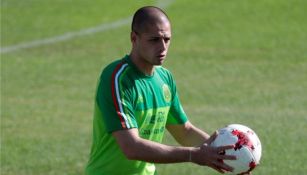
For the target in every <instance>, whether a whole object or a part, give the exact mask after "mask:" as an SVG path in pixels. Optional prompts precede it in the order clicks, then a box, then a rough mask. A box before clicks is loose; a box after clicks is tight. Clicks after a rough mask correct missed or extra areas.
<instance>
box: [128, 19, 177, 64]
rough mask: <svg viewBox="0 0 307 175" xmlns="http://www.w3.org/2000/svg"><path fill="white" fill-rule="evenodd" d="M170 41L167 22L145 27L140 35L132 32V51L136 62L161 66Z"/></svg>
mask: <svg viewBox="0 0 307 175" xmlns="http://www.w3.org/2000/svg"><path fill="white" fill-rule="evenodd" d="M170 39H171V26H170V23H169V22H168V21H165V22H160V23H157V24H155V25H153V26H150V27H147V29H146V30H145V31H144V32H142V33H136V32H132V43H133V50H134V52H135V53H136V55H137V57H138V61H141V62H143V64H145V65H150V66H155V65H162V63H163V62H164V60H165V58H166V54H167V51H168V47H169V45H170Z"/></svg>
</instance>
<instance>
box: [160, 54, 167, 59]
mask: <svg viewBox="0 0 307 175" xmlns="http://www.w3.org/2000/svg"><path fill="white" fill-rule="evenodd" d="M165 56H166V55H165V54H160V55H158V57H159V58H160V59H163V58H165Z"/></svg>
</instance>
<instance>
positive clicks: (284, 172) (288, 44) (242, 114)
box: [0, 0, 307, 175]
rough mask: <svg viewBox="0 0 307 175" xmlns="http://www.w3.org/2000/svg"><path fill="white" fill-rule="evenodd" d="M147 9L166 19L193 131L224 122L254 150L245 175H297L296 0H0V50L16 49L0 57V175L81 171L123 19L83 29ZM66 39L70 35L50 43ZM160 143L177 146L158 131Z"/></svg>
mask: <svg viewBox="0 0 307 175" xmlns="http://www.w3.org/2000/svg"><path fill="white" fill-rule="evenodd" d="M157 3H158V4H159V5H161V6H164V7H165V10H166V12H167V13H168V15H169V17H170V19H171V21H172V35H173V38H172V44H171V47H170V50H169V55H168V60H167V61H166V64H165V65H164V66H165V67H167V68H168V69H170V70H171V71H172V73H173V74H174V76H175V78H176V81H177V86H178V89H179V95H180V98H181V101H182V103H183V106H184V109H185V111H186V112H187V114H188V116H189V118H190V120H191V121H192V123H194V124H195V125H197V126H198V127H200V128H203V129H204V130H206V131H207V132H209V133H212V132H213V131H214V130H216V129H218V128H220V127H223V126H225V125H226V124H230V123H241V124H244V125H247V126H250V127H251V128H252V129H254V130H255V131H256V132H257V134H258V136H259V137H260V139H261V141H262V146H263V152H262V153H263V156H262V160H261V165H260V166H259V167H257V168H256V170H255V171H254V174H256V175H257V174H261V175H268V174H270V175H288V174H291V175H302V174H306V172H307V166H306V160H307V151H306V148H307V32H306V31H307V23H306V17H307V10H306V7H307V1H304V0H292V1H288V0H259V1H251V0H250V1H248V0H233V1H230V0H218V1H213V0H195V1H187V0H172V1H162V0H161V1H159V2H156V1H142V2H141V1H129V3H128V1H124V0H116V1H110V0H105V1H98V0H91V1H85V0H74V1H69V0H53V1H51V0H41V1H39V0H24V1H20V0H2V1H1V49H3V48H6V49H7V48H14V49H15V50H14V49H12V50H11V51H8V52H2V53H1V173H0V174H3V175H30V174H31V175H42V174H44V175H66V174H67V175H77V174H83V169H84V166H85V164H86V161H87V159H88V154H89V151H90V145H91V137H92V136H91V133H92V113H93V102H94V95H95V88H96V80H97V78H98V76H99V74H100V71H101V70H102V68H103V67H104V66H106V64H107V63H109V62H110V61H112V60H115V59H118V58H121V57H122V56H124V55H125V54H126V53H128V52H129V51H130V41H129V32H130V26H129V23H130V22H120V25H119V26H118V27H114V28H112V29H105V30H102V29H100V30H101V31H97V32H93V31H92V32H89V33H87V34H85V33H84V32H82V31H84V30H85V29H87V28H92V27H94V28H95V27H97V26H101V25H105V26H108V27H110V26H111V25H112V24H114V22H116V21H120V20H122V19H127V18H128V19H129V17H130V16H131V15H132V14H133V12H134V11H135V10H136V9H137V8H139V7H141V6H143V5H155V4H157ZM78 32H79V33H78ZM67 33H68V34H72V33H73V34H75V35H71V38H69V39H66V40H65V38H64V39H63V38H62V40H60V39H56V37H57V36H63V35H64V34H67ZM76 33H78V34H76ZM46 38H47V39H50V38H51V39H53V40H54V41H53V42H52V43H47V44H44V43H43V42H42V41H43V40H44V39H46ZM33 41H38V43H40V44H37V45H33V46H30V45H31V44H30V43H33ZM21 43H22V44H24V45H25V46H27V47H28V48H21V47H20V48H18V45H20V44H21ZM164 143H165V144H171V145H175V144H176V143H175V141H174V140H173V139H172V138H171V137H170V135H169V134H167V135H166V136H165V139H164ZM157 168H158V172H159V174H160V175H172V174H176V175H181V174H182V175H187V174H202V175H203V174H218V173H215V172H214V171H213V170H211V169H209V168H207V167H200V166H197V165H193V164H189V163H185V164H167V165H157Z"/></svg>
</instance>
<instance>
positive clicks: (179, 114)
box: [86, 55, 187, 175]
mask: <svg viewBox="0 0 307 175" xmlns="http://www.w3.org/2000/svg"><path fill="white" fill-rule="evenodd" d="M186 121H187V117H186V114H185V113H184V111H183V109H182V107H181V104H180V102H179V98H178V94H177V91H176V84H175V81H174V80H173V78H172V75H171V73H170V72H169V71H168V70H166V69H165V68H163V67H161V66H157V67H156V68H155V71H154V74H153V75H152V76H146V75H144V74H143V73H142V72H140V71H139V70H138V69H137V67H136V66H135V65H134V64H133V63H132V61H131V60H130V58H129V56H128V55H127V56H125V57H124V58H123V59H121V60H118V61H115V62H113V63H111V64H110V65H109V66H107V67H106V68H105V69H104V70H103V72H102V74H101V76H100V79H99V82H98V86H97V94H96V99H95V113H94V121H93V128H94V129H93V144H92V148H91V154H90V159H89V162H88V165H87V167H86V173H87V174H88V175H153V174H154V173H155V166H154V164H153V163H150V162H143V161H135V160H128V159H127V158H126V157H125V155H124V154H123V152H122V151H121V149H120V147H119V145H118V144H117V142H116V140H115V138H114V137H113V136H112V132H114V131H118V130H126V129H131V128H138V132H139V135H140V137H142V138H144V139H148V140H151V141H154V142H159V143H161V141H162V138H163V135H164V132H165V127H166V125H167V124H183V123H185V122H186ZM127 146H129V145H127Z"/></svg>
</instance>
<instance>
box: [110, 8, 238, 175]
mask: <svg viewBox="0 0 307 175" xmlns="http://www.w3.org/2000/svg"><path fill="white" fill-rule="evenodd" d="M153 15H156V16H155V21H151V23H150V25H148V26H146V27H145V29H143V30H142V32H135V31H132V32H131V43H132V50H131V53H130V57H131V60H132V61H133V63H134V64H135V65H136V66H137V67H138V69H139V70H140V71H142V72H143V73H144V74H145V75H153V73H154V70H155V66H159V65H162V64H163V62H164V61H165V59H166V55H167V52H168V48H169V45H170V41H171V25H170V22H169V21H168V19H167V18H166V17H165V16H164V14H162V13H161V12H153ZM166 128H167V130H168V131H169V132H170V133H171V134H172V136H173V137H174V138H175V139H176V141H177V142H178V143H179V144H181V145H182V146H177V147H175V146H168V145H165V144H160V143H157V142H153V141H150V140H146V139H143V138H141V137H140V136H139V132H138V129H137V128H133V129H129V130H119V131H115V132H113V133H112V135H113V136H114V137H115V139H116V141H117V143H118V144H119V146H120V148H121V149H122V151H123V153H124V154H125V155H126V157H127V158H128V159H130V160H141V161H146V162H153V163H175V162H193V163H195V164H198V165H203V166H208V167H211V168H213V169H215V170H217V171H218V172H220V173H224V172H225V171H232V167H230V166H228V165H226V164H224V163H222V161H219V160H235V159H236V157H235V156H230V155H221V154H220V153H221V152H223V151H225V150H227V149H232V148H233V147H234V146H233V145H227V146H222V147H210V146H209V145H210V143H211V142H212V141H213V140H214V139H215V137H216V136H217V132H215V133H214V134H212V135H211V136H209V135H208V134H207V133H206V132H204V131H202V130H200V129H199V128H197V127H195V126H194V125H193V124H192V123H190V122H189V121H188V122H186V123H185V124H182V125H167V126H166ZM127 145H129V146H127Z"/></svg>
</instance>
